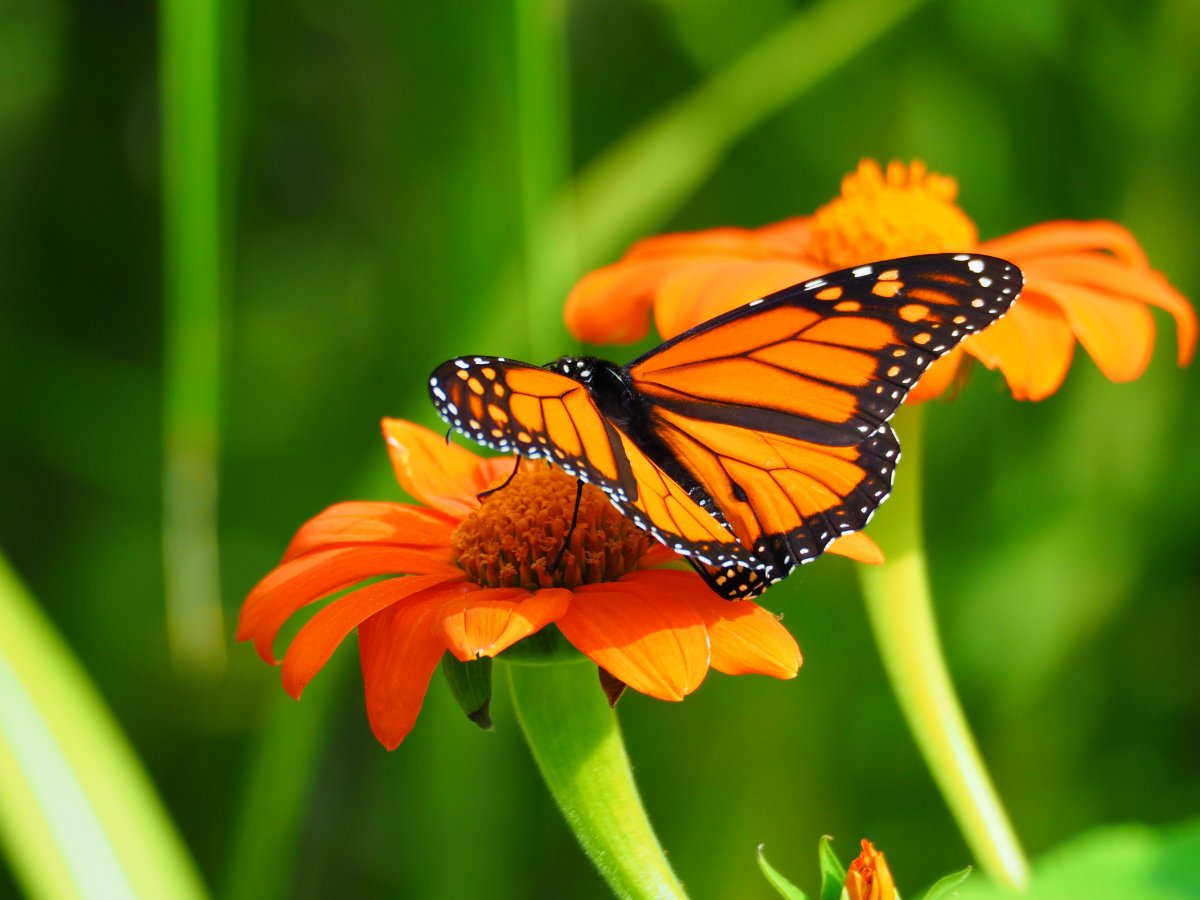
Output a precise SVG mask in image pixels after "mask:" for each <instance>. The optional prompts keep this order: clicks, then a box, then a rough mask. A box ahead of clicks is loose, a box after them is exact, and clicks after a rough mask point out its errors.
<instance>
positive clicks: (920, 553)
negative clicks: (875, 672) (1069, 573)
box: [858, 406, 1029, 888]
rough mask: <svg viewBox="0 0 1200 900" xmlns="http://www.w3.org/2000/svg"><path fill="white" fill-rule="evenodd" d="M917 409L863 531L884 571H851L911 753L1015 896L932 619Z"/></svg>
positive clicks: (1014, 846) (903, 413)
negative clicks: (883, 496) (888, 486)
mask: <svg viewBox="0 0 1200 900" xmlns="http://www.w3.org/2000/svg"><path fill="white" fill-rule="evenodd" d="M923 409H924V408H923V407H922V406H905V407H903V408H902V409H901V410H900V412H899V413H898V414H897V415H896V422H898V425H897V429H896V430H897V431H898V432H899V433H900V436H901V439H902V441H903V445H904V464H903V468H902V474H901V476H900V477H899V478H898V479H897V482H896V489H895V490H894V491H893V492H892V496H891V498H890V499H889V500H888V502H887V503H885V504H884V505H883V506H882V507H880V510H879V513H878V514H877V515H876V517H875V519H874V520H873V521H872V523H871V537H873V538H874V539H875V541H876V543H878V544H879V546H880V548H881V549H882V550H883V552H884V555H885V556H886V557H887V562H886V563H884V564H883V565H882V566H859V567H858V569H859V572H860V573H861V578H862V585H863V592H864V594H865V595H866V601H867V613H868V616H869V618H870V622H871V627H872V629H873V630H874V632H875V640H876V642H877V643H878V645H879V652H880V654H881V655H882V657H883V663H884V667H885V668H886V669H887V673H888V677H889V678H890V679H891V682H892V687H893V689H894V690H895V692H896V697H897V699H898V700H899V702H900V707H901V709H902V710H903V712H904V716H905V718H906V719H907V720H908V725H909V728H911V729H912V733H913V736H914V738H915V739H916V742H917V746H918V747H920V749H921V753H922V755H923V756H924V757H925V762H926V764H928V766H929V768H930V771H931V772H932V773H933V777H934V780H935V781H936V782H937V785H938V787H939V788H940V789H941V792H942V796H943V797H945V799H946V803H947V804H948V805H949V807H950V811H951V812H952V813H953V815H954V818H955V819H956V820H957V822H958V827H959V828H960V829H961V830H962V833H963V835H964V837H965V838H966V840H967V843H968V844H969V845H970V847H971V850H972V851H973V852H974V854H975V856H976V858H977V859H978V861H979V864H980V866H982V867H983V869H984V870H985V871H987V872H988V873H989V874H990V875H991V876H992V877H993V878H995V879H996V880H997V881H999V882H1001V883H1003V884H1006V885H1009V886H1012V887H1016V888H1023V887H1024V886H1025V884H1026V883H1027V881H1028V879H1029V874H1028V865H1027V863H1026V861H1025V857H1024V854H1023V853H1022V851H1021V847H1020V844H1019V843H1018V842H1017V837H1016V835H1015V834H1014V833H1013V830H1012V826H1011V825H1010V824H1009V821H1008V816H1007V814H1006V813H1005V811H1004V807H1003V806H1002V805H1001V803H1000V798H999V797H998V796H997V795H996V791H995V788H994V787H993V786H992V782H991V778H990V777H989V776H988V773H987V769H986V768H985V767H984V764H983V761H982V760H981V759H980V756H979V751H978V749H977V748H976V746H975V739H974V737H973V736H972V734H971V729H970V726H969V725H968V724H967V721H966V717H965V716H964V715H963V711H962V706H961V705H960V704H959V702H958V697H957V696H956V695H955V693H954V687H953V684H952V683H951V681H950V674H949V671H948V670H947V668H946V661H945V658H944V656H943V655H942V648H941V643H940V641H939V639H938V633H937V624H936V623H935V621H934V617H933V595H932V592H931V591H930V585H929V573H928V569H927V567H926V562H925V546H924V535H923V532H922V523H921V451H922V437H923V427H922V426H923V423H924V414H923Z"/></svg>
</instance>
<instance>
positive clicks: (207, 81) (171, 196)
mask: <svg viewBox="0 0 1200 900" xmlns="http://www.w3.org/2000/svg"><path fill="white" fill-rule="evenodd" d="M219 7H220V3H219V0H162V2H161V4H160V45H161V50H160V52H161V67H162V110H163V116H162V141H163V267H164V303H165V310H164V313H165V315H164V327H165V335H164V340H165V347H164V364H165V373H164V378H163V380H164V399H163V404H164V410H163V428H164V440H163V470H164V471H163V562H164V578H165V581H164V596H165V600H166V619H167V637H168V642H169V645H170V648H171V654H172V657H173V660H174V662H175V663H176V665H178V666H179V667H180V668H181V669H183V670H184V671H186V672H189V673H193V674H194V673H203V674H208V675H212V674H216V673H219V672H221V671H223V670H224V668H225V635H224V623H223V619H222V612H221V603H220V575H219V571H218V558H217V485H218V479H217V452H218V419H219V399H218V398H219V393H220V364H221V343H220V333H221V322H220V319H221V279H222V271H221V233H220V224H221V222H220V219H221V217H220V188H221V179H220V172H221V166H220V145H219V137H220V135H219V128H218V125H219V103H218V100H219V96H218V94H219V91H218V77H219V48H220V36H221V30H220V26H221V18H220V15H219V12H220V10H219Z"/></svg>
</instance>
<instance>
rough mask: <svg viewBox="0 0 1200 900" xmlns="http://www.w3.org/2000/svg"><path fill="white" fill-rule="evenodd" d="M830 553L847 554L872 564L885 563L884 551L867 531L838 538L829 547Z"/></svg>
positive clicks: (861, 561)
mask: <svg viewBox="0 0 1200 900" xmlns="http://www.w3.org/2000/svg"><path fill="white" fill-rule="evenodd" d="M828 552H829V553H836V554H837V555H838V556H846V557H849V558H850V559H852V560H854V561H855V562H860V563H867V564H869V565H872V566H879V565H883V561H884V558H883V551H882V550H880V549H879V545H878V544H876V543H875V542H874V541H873V540H871V538H870V537H868V536H867V534H866V532H862V531H856V532H854V533H853V534H843V535H842V536H841V537H840V538H836V539H835V540H834V542H833V543H832V544H830V545H829V548H828Z"/></svg>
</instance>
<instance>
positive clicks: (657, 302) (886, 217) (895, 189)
mask: <svg viewBox="0 0 1200 900" xmlns="http://www.w3.org/2000/svg"><path fill="white" fill-rule="evenodd" d="M956 193H957V186H956V184H955V182H954V180H953V179H951V178H948V177H946V176H943V175H936V174H932V173H927V172H926V171H925V167H924V165H922V164H921V163H919V162H914V163H913V164H912V165H911V166H907V167H906V166H904V165H903V164H901V163H896V162H893V163H890V164H889V165H888V167H887V172H886V174H885V173H884V172H883V171H882V170H881V169H880V167H879V165H878V163H875V162H874V161H870V160H867V161H864V162H862V163H860V164H859V167H858V171H857V172H855V173H853V174H851V175H848V176H847V177H846V178H845V179H844V180H843V182H842V194H841V196H840V197H838V198H837V199H835V200H833V201H832V202H831V203H829V204H827V205H826V206H824V207H822V208H821V209H819V210H817V212H816V214H815V215H812V216H807V217H800V218H795V219H788V220H786V221H783V222H779V223H777V224H775V225H768V226H766V227H764V228H755V229H744V228H715V229H712V230H709V231H700V232H693V233H688V234H668V235H662V236H660V237H652V238H648V239H646V240H643V241H639V242H638V243H637V244H635V245H634V246H633V247H632V248H630V250H629V252H628V253H626V254H625V257H624V259H622V260H621V261H620V262H617V263H615V264H613V265H610V266H607V267H605V268H603V269H599V270H597V271H595V272H592V273H591V274H590V275H588V276H586V277H585V278H583V279H582V280H581V281H580V282H579V283H578V284H577V285H576V286H575V288H574V290H572V292H571V295H570V297H569V298H568V299H567V306H566V311H565V316H566V321H567V327H568V328H569V329H570V331H571V333H572V334H574V335H575V336H576V337H577V338H579V339H580V340H583V341H586V342H588V343H593V344H610V343H626V342H630V341H635V340H638V339H640V338H642V337H644V336H645V335H646V332H647V330H648V329H649V321H648V320H649V316H648V313H649V311H650V309H651V307H652V308H653V312H654V320H655V324H656V326H657V328H658V332H659V334H661V335H662V337H663V338H669V337H672V336H674V335H676V334H678V333H679V332H681V331H685V330H687V329H688V328H691V327H692V326H694V325H697V324H699V323H700V322H703V321H706V320H708V319H710V318H712V317H713V316H715V315H717V314H718V313H722V312H725V311H726V310H728V309H732V308H733V307H735V306H738V305H740V304H742V303H745V302H746V301H747V300H750V299H753V298H756V297H761V296H764V295H766V294H769V293H771V292H772V291H776V290H779V289H780V288H784V287H787V286H788V285H791V284H795V283H797V282H801V281H807V280H808V279H810V278H813V277H815V276H817V275H822V274H824V273H825V272H828V271H830V270H833V269H842V268H846V267H849V266H854V265H858V264H861V263H866V262H871V261H873V260H877V259H886V258H889V257H894V256H906V255H909V254H915V253H938V252H943V251H979V252H982V253H987V254H991V255H993V256H999V257H1002V258H1004V259H1008V260H1010V261H1012V262H1013V263H1015V264H1016V265H1017V266H1019V267H1020V268H1021V269H1022V270H1023V271H1024V273H1025V290H1024V293H1022V295H1021V297H1020V299H1019V300H1018V301H1017V302H1016V303H1015V304H1014V305H1013V307H1012V309H1011V311H1010V312H1009V313H1008V315H1007V316H1005V318H1003V319H1001V320H1000V321H999V322H997V323H996V324H994V325H992V326H991V327H990V328H988V329H987V330H986V331H984V332H982V333H980V334H977V335H974V336H972V337H969V338H967V339H966V340H965V341H963V342H962V344H961V345H960V346H959V347H958V348H956V349H955V350H954V351H952V352H951V353H949V354H947V355H946V356H945V357H943V358H942V359H940V360H939V361H938V362H936V363H935V364H934V365H933V367H932V368H930V369H929V371H928V372H927V373H926V374H925V376H924V377H923V378H922V379H921V381H920V383H919V384H918V386H917V388H916V389H915V390H913V392H912V393H911V394H910V395H909V397H908V399H909V400H910V401H915V400H925V399H928V398H930V397H934V396H937V395H939V394H941V393H942V392H943V391H945V390H946V389H947V388H948V387H950V385H951V384H953V383H954V382H955V381H956V376H957V375H958V374H959V373H960V368H961V367H962V366H963V365H964V363H965V362H966V357H965V356H964V353H966V354H970V355H971V356H973V357H975V358H976V359H978V360H980V361H981V362H982V363H983V364H984V365H986V366H987V367H988V368H992V369H1000V371H1001V372H1003V373H1004V377H1005V378H1006V379H1007V381H1008V385H1009V388H1010V389H1011V390H1012V393H1013V396H1015V397H1016V398H1018V399H1023V400H1041V399H1043V398H1045V397H1047V396H1049V395H1050V394H1052V393H1054V392H1055V391H1056V390H1057V389H1058V387H1059V385H1060V384H1062V381H1063V379H1064V378H1065V377H1066V373H1067V369H1068V367H1069V366H1070V364H1071V355H1072V353H1073V351H1074V347H1075V342H1076V340H1078V341H1079V343H1080V344H1082V345H1083V347H1084V349H1085V350H1087V352H1088V353H1089V354H1091V356H1092V358H1093V359H1094V360H1095V361H1096V364H1097V365H1098V366H1099V367H1100V370H1101V371H1102V372H1103V373H1104V374H1105V375H1107V376H1108V377H1109V378H1111V379H1112V380H1113V381H1129V380H1132V379H1134V378H1137V377H1138V376H1139V375H1141V374H1142V372H1143V371H1144V370H1145V368H1146V365H1147V364H1148V363H1149V361H1150V352H1151V350H1152V348H1153V345H1154V322H1153V319H1152V318H1151V315H1150V311H1149V309H1148V306H1157V307H1160V308H1162V309H1165V310H1167V311H1168V312H1170V313H1171V315H1172V316H1174V318H1175V324H1176V329H1177V333H1178V359H1179V363H1180V365H1184V364H1186V363H1187V362H1188V361H1189V360H1190V359H1191V356H1192V351H1193V349H1194V347H1195V343H1196V314H1195V312H1194V310H1193V309H1192V307H1191V305H1190V304H1189V303H1188V301H1187V300H1186V299H1185V298H1184V297H1183V296H1182V295H1181V294H1180V293H1179V292H1178V291H1176V290H1175V289H1174V288H1172V287H1171V285H1170V284H1168V283H1167V280H1166V279H1165V278H1164V277H1163V276H1162V275H1161V274H1160V273H1159V272H1157V271H1155V270H1154V269H1151V268H1150V266H1149V265H1148V264H1147V262H1146V258H1145V256H1144V254H1143V253H1142V250H1141V248H1140V247H1139V246H1138V244H1137V242H1136V241H1135V240H1134V238H1133V236H1132V235H1130V234H1129V232H1128V231H1126V230H1125V229H1124V228H1122V227H1121V226H1119V225H1116V224H1114V223H1112V222H1049V223H1046V224H1043V225H1035V226H1033V227H1031V228H1026V229H1023V230H1021V231H1018V232H1016V233H1015V234H1011V235H1008V236H1007V237H1003V238H997V239H995V240H991V241H983V242H980V241H979V240H978V235H977V232H976V229H975V225H974V224H973V223H972V222H971V220H970V219H968V218H967V216H966V214H965V213H963V211H962V210H961V209H959V207H958V206H957V205H956V204H955V203H954V198H955V195H956Z"/></svg>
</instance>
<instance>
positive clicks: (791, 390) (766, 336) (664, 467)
mask: <svg viewBox="0 0 1200 900" xmlns="http://www.w3.org/2000/svg"><path fill="white" fill-rule="evenodd" d="M1022 284H1023V279H1022V275H1021V272H1020V270H1019V269H1017V268H1016V266H1013V265H1012V264H1010V263H1008V262H1005V261H1004V260H1001V259H996V258H993V257H988V256H979V255H975V254H948V253H946V254H930V255H924V256H909V257H905V258H903V259H892V260H885V261H882V262H875V263H871V264H869V265H863V266H857V267H855V268H851V269H845V270H842V271H839V272H833V273H831V274H828V275H824V276H822V277H820V278H814V279H812V280H811V281H806V282H803V283H802V284H796V285H793V286H792V287H788V288H784V289H783V290H781V291H778V292H776V293H774V294H771V295H770V296H768V297H764V298H762V299H758V300H754V301H752V302H750V303H747V304H745V305H744V306H741V307H738V308H736V309H733V310H731V311H729V312H727V313H725V314H723V315H719V316H717V317H716V318H713V319H711V320H709V321H707V322H704V323H702V324H700V325H697V326H696V327H695V328H692V329H690V330H688V331H685V332H683V333H682V334H679V335H677V336H676V337H674V338H672V339H670V340H668V341H666V342H665V343H663V344H661V345H660V346H658V347H656V348H654V349H653V350H651V351H650V352H648V353H646V354H645V355H644V356H641V357H639V358H638V359H636V360H634V361H633V362H631V363H629V364H628V365H626V366H619V365H617V364H615V363H611V362H607V361H605V360H602V359H596V358H594V357H590V356H564V357H562V358H561V359H559V360H557V361H555V362H553V363H549V364H547V365H546V366H543V367H539V366H534V365H530V364H528V363H523V362H517V361H515V360H510V359H505V358H504V357H488V356H470V357H461V358H459V359H453V360H450V361H448V362H446V363H443V364H442V365H440V366H438V367H437V369H435V370H434V372H433V374H432V376H431V378H430V380H429V392H430V397H431V398H432V400H433V403H434V405H435V406H436V408H437V411H438V413H439V414H440V415H441V416H442V418H443V419H445V420H446V422H447V423H448V424H449V425H450V426H452V427H453V428H454V429H455V430H456V431H458V432H460V433H461V434H463V435H465V436H467V437H469V438H471V439H473V440H475V441H477V442H478V443H480V444H484V445H486V446H488V447H491V448H493V449H495V450H500V451H505V452H515V453H517V454H520V455H521V456H523V457H527V458H530V459H538V458H542V459H546V460H549V461H550V462H551V463H553V464H555V465H557V466H559V467H560V468H561V469H562V470H563V471H564V472H566V473H567V474H568V475H571V476H572V477H575V478H578V479H580V480H581V481H584V482H586V483H588V484H592V485H595V486H596V487H598V488H600V489H601V490H602V491H604V492H605V493H606V494H607V495H608V497H609V499H610V500H611V501H612V503H613V504H614V505H615V506H616V507H617V509H619V510H620V511H621V512H622V513H624V514H625V515H626V516H628V517H629V518H630V519H632V520H633V522H634V524H636V525H637V526H638V527H639V528H641V529H643V530H645V531H647V532H648V533H649V534H651V535H652V536H653V537H655V538H657V539H658V540H659V541H661V542H663V543H664V544H666V545H667V546H669V547H671V548H672V549H673V550H675V551H676V552H677V553H680V554H682V555H684V556H687V557H688V559H689V561H690V562H691V563H692V565H693V566H694V567H695V568H696V570H697V571H698V572H699V573H700V574H701V575H702V576H703V577H704V578H705V580H706V581H707V583H708V585H709V586H710V587H711V588H712V589H713V590H714V591H716V592H717V593H718V594H720V595H721V596H723V597H726V598H728V599H739V598H745V597H754V596H757V595H758V594H760V593H762V591H764V590H765V589H766V587H767V586H768V585H769V584H772V583H774V582H776V581H778V580H780V579H782V578H784V577H785V576H786V575H788V574H789V573H790V572H791V571H792V570H793V569H794V568H796V566H798V565H800V564H803V563H807V562H811V561H812V560H814V559H816V558H817V557H818V556H820V554H821V553H822V552H824V550H825V549H826V548H827V547H828V546H829V544H830V543H831V542H832V541H833V540H834V539H836V538H838V537H840V536H842V535H845V534H849V533H851V532H855V531H859V530H861V529H862V528H863V527H864V526H865V525H866V524H867V522H868V520H869V519H870V518H871V515H872V514H873V513H874V511H875V509H876V508H877V507H878V506H879V504H880V503H882V502H883V501H884V500H885V499H886V498H887V495H888V493H889V491H890V490H891V484H892V477H893V473H894V471H895V466H896V462H897V460H898V459H899V457H900V446H899V444H898V442H897V440H896V435H895V433H894V432H893V431H892V429H891V427H890V426H889V425H888V424H887V421H888V419H889V418H891V416H892V414H893V413H894V412H895V411H896V408H897V407H898V406H899V405H900V403H901V402H902V401H903V400H904V397H905V395H906V394H907V393H908V391H909V390H910V389H911V388H912V387H913V385H914V384H916V382H917V379H918V378H920V376H921V374H922V373H923V372H924V371H925V370H926V369H928V368H929V366H930V365H931V364H932V363H933V361H934V360H936V359H937V358H938V357H940V356H942V355H944V354H945V353H948V352H949V351H950V350H951V349H953V348H954V347H955V346H956V345H957V344H958V343H959V342H960V341H962V340H963V339H964V338H966V337H967V336H968V335H971V334H974V333H975V332H977V331H979V330H981V329H983V328H985V327H987V326H988V325H990V324H991V323H992V322H994V321H995V320H996V319H998V318H999V317H1000V316H1002V315H1003V314H1004V313H1005V312H1006V311H1007V310H1008V308H1009V306H1010V305H1011V304H1012V302H1013V301H1014V300H1015V299H1016V298H1017V296H1018V295H1019V294H1020V292H1021V287H1022Z"/></svg>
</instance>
